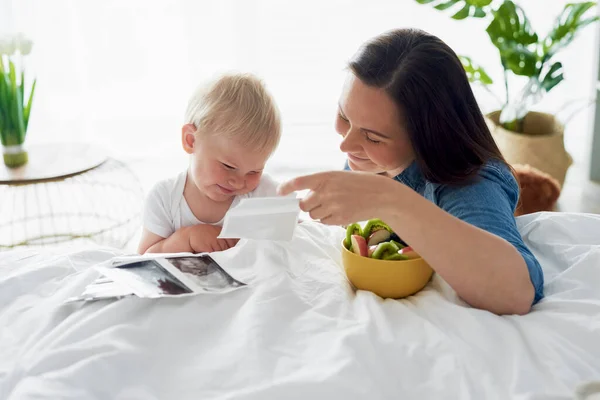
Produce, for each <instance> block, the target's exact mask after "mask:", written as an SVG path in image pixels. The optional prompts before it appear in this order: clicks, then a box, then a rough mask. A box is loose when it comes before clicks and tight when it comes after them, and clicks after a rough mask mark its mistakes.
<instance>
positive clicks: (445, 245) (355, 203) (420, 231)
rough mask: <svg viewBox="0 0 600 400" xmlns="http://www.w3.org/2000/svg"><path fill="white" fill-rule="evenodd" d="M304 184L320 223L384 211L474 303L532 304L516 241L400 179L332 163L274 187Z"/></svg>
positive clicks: (513, 310)
mask: <svg viewBox="0 0 600 400" xmlns="http://www.w3.org/2000/svg"><path fill="white" fill-rule="evenodd" d="M303 189H311V192H310V193H309V195H308V196H307V197H305V198H304V199H303V200H302V202H301V204H300V206H301V208H302V209H303V210H304V211H307V212H310V215H311V217H312V218H314V219H319V220H321V222H323V223H326V224H334V225H344V224H348V223H352V222H356V221H365V220H368V219H371V218H381V219H383V220H384V221H385V222H386V223H388V224H389V225H390V226H391V227H392V229H394V231H395V232H396V233H397V234H398V235H399V236H400V237H402V239H403V240H405V241H406V242H407V243H410V245H411V247H413V248H414V249H415V251H416V252H417V253H419V254H420V255H421V256H422V257H423V258H424V259H425V260H427V262H428V263H429V264H430V265H431V267H432V268H433V269H434V270H435V271H436V273H438V274H439V275H440V276H441V277H442V278H444V280H446V282H448V284H449V285H450V286H451V287H452V288H453V289H454V290H455V291H456V293H457V294H458V295H459V296H460V297H461V298H462V299H464V300H465V301H466V302H467V303H469V304H470V305H472V306H473V307H477V308H481V309H485V310H488V311H491V312H494V313H496V314H526V313H527V312H528V311H529V310H530V308H531V304H532V302H533V298H534V288H533V285H532V283H531V279H530V277H529V273H528V269H527V266H526V264H525V260H524V259H523V257H522V256H521V254H520V253H519V252H518V251H517V249H516V248H515V247H514V246H513V245H512V244H510V243H509V242H507V241H506V240H504V239H502V238H500V237H498V236H496V235H493V234H491V233H489V232H486V231H485V230H483V229H480V228H477V227H475V226H473V225H470V224H469V223H467V222H464V221H462V220H460V219H458V218H456V217H454V216H452V215H450V214H449V213H448V212H446V211H444V210H442V209H441V208H439V207H438V206H436V205H435V204H433V203H432V202H430V201H429V200H427V199H425V198H423V197H422V196H421V195H419V194H418V193H416V192H414V191H413V190H412V189H410V188H408V187H406V186H405V185H402V184H400V183H398V182H395V181H394V180H392V179H389V178H386V177H383V176H377V175H373V174H368V173H359V172H338V171H335V172H325V173H320V174H315V175H309V176H304V177H299V178H296V179H294V180H292V181H289V182H287V183H286V184H284V185H283V186H282V187H281V188H280V193H281V194H286V193H289V192H291V191H294V190H303Z"/></svg>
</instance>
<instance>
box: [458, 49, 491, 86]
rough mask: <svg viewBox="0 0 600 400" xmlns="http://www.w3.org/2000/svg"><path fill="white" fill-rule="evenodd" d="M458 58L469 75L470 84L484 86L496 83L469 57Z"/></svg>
mask: <svg viewBox="0 0 600 400" xmlns="http://www.w3.org/2000/svg"><path fill="white" fill-rule="evenodd" d="M458 58H460V62H461V63H462V65H463V68H464V69H465V72H466V73H467V77H468V78H469V82H471V83H481V84H482V85H491V84H492V83H494V81H493V80H492V78H490V76H489V75H488V74H487V73H486V72H485V70H484V69H483V68H482V67H481V66H479V65H477V64H475V63H474V62H473V60H471V59H470V58H469V57H465V56H458Z"/></svg>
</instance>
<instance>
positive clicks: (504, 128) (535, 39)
mask: <svg viewBox="0 0 600 400" xmlns="http://www.w3.org/2000/svg"><path fill="white" fill-rule="evenodd" d="M415 1H417V2H418V3H420V4H429V5H432V6H433V7H434V8H436V9H437V10H440V11H442V12H446V13H450V15H451V17H452V18H454V19H456V20H464V19H467V18H479V19H486V20H488V21H489V23H488V24H487V28H486V32H487V34H488V36H489V38H490V41H491V42H492V44H493V45H494V46H495V47H496V49H497V50H498V55H499V61H500V63H501V65H502V69H503V71H504V76H503V79H504V87H505V91H506V97H505V100H504V102H503V105H502V107H501V109H500V110H498V111H494V112H491V113H490V114H488V115H487V117H488V123H489V124H490V128H491V130H492V133H493V134H494V138H495V140H496V142H497V143H498V146H499V147H500V150H501V151H502V153H503V155H504V157H505V158H506V159H507V161H508V162H509V163H511V164H529V165H531V166H532V167H534V168H537V169H539V170H541V171H544V172H546V173H548V174H549V175H551V176H552V177H554V178H555V179H556V180H557V181H558V182H559V183H560V185H561V186H562V185H563V183H564V180H565V176H566V173H567V170H568V168H569V166H570V165H571V163H572V159H571V156H570V155H569V154H568V153H567V151H566V150H565V147H564V141H563V133H564V126H563V124H562V123H561V122H559V120H558V119H557V118H556V116H555V115H552V114H548V113H541V112H534V111H532V107H533V106H534V105H535V104H537V103H539V101H540V100H541V99H542V97H543V96H544V95H545V94H546V93H548V92H550V91H551V90H552V89H554V88H555V87H556V86H557V85H558V84H559V83H561V82H562V81H563V79H564V74H563V65H562V63H561V62H560V61H557V57H556V56H557V54H558V53H559V51H560V50H562V49H564V48H565V47H567V46H568V45H569V44H570V43H571V42H572V41H573V39H574V38H575V37H576V36H577V34H578V33H579V32H581V30H582V29H583V28H584V27H586V26H587V25H590V24H592V23H594V22H596V21H597V20H598V17H597V16H595V15H590V10H592V9H594V7H595V5H596V2H582V3H571V4H567V5H565V7H564V9H563V10H562V12H561V13H560V14H559V15H558V16H557V17H556V19H555V21H554V24H553V26H552V29H551V30H550V32H549V33H548V34H547V35H546V36H545V37H541V36H538V34H537V33H536V32H535V31H534V29H533V27H532V25H531V23H530V21H529V19H528V18H527V16H526V15H525V12H524V11H523V9H522V8H521V7H519V6H518V5H517V4H515V3H514V2H513V1H510V0H415ZM459 58H460V59H461V62H462V64H463V66H464V68H465V71H466V73H467V76H468V77H469V80H470V81H471V82H472V83H476V84H481V85H483V87H485V88H486V89H488V90H490V89H489V87H488V86H489V85H491V84H492V83H493V80H492V78H491V77H490V75H489V74H487V73H486V72H485V70H484V69H483V67H482V66H481V65H480V64H478V63H476V62H474V61H473V60H472V59H471V58H470V57H466V56H459ZM516 77H521V78H520V79H519V78H516ZM519 81H520V82H519ZM515 83H517V84H518V83H520V84H521V85H522V86H521V87H520V88H519V90H515V88H513V87H512V86H513V85H514V84H515Z"/></svg>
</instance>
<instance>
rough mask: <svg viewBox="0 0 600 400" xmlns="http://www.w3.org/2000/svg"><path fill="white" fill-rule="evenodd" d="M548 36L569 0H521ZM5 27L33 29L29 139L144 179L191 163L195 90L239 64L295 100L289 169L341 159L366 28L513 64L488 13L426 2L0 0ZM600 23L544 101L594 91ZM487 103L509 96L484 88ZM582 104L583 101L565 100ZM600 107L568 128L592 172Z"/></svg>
mask: <svg viewBox="0 0 600 400" xmlns="http://www.w3.org/2000/svg"><path fill="white" fill-rule="evenodd" d="M518 3H519V4H520V5H521V6H522V7H523V8H524V9H525V11H526V14H527V15H528V17H529V18H530V20H531V22H532V24H533V27H534V28H535V29H536V31H537V33H538V34H539V35H540V36H545V35H546V33H547V32H548V30H549V29H550V27H551V25H552V23H553V21H554V18H555V17H556V15H558V14H559V12H560V10H562V8H563V7H564V5H565V4H566V3H567V0H522V1H519V2H518ZM0 4H1V7H0V34H1V33H6V32H12V31H21V32H24V33H25V34H26V35H28V36H30V37H31V38H32V39H33V40H34V48H33V53H32V57H31V59H30V61H29V62H30V65H29V68H31V69H32V70H33V71H34V72H35V75H36V76H37V78H38V87H37V90H36V92H37V93H36V97H35V103H34V108H33V111H32V117H31V118H32V119H31V122H30V129H29V133H28V141H29V143H34V142H35V143H40V142H55V141H87V142H94V143H97V144H98V145H101V146H105V147H106V148H108V149H109V150H110V152H111V154H113V155H114V156H115V157H117V158H120V159H122V160H124V161H127V162H129V163H131V165H132V167H133V168H134V169H135V171H136V172H137V173H138V175H139V176H140V179H141V180H142V182H143V184H144V187H146V188H147V187H148V185H150V184H152V183H153V182H154V181H156V180H157V179H159V178H162V177H165V176H168V175H172V174H173V173H176V172H178V171H179V170H181V169H182V168H185V166H186V165H187V159H186V157H185V155H184V153H183V151H182V150H181V149H180V142H179V134H180V126H181V124H182V122H183V113H184V110H185V105H186V102H187V99H188V97H189V96H190V94H191V92H192V91H193V89H194V88H195V86H196V85H198V84H199V82H200V81H202V80H203V79H205V78H207V77H210V76H212V75H213V74H214V73H218V72H220V71H227V70H242V71H251V72H254V73H256V74H258V75H259V76H260V77H262V78H263V79H264V80H265V81H266V83H267V84H268V87H269V89H270V90H271V92H272V93H273V94H274V96H275V99H276V101H277V103H278V104H279V107H280V109H281V111H282V116H283V122H284V136H283V141H282V143H281V146H280V148H279V150H278V152H277V153H276V154H275V156H274V157H273V159H272V161H271V163H270V164H269V166H268V171H270V172H271V173H272V174H274V175H275V176H276V177H277V178H280V179H282V178H286V177H289V176H292V175H295V174H299V173H305V172H312V171H317V170H324V169H332V168H341V167H342V165H343V162H344V156H343V155H342V154H341V153H340V152H339V150H338V143H339V140H338V138H337V135H335V133H334V131H333V120H334V114H335V109H336V104H337V99H338V96H339V92H340V89H341V85H342V83H343V80H344V77H345V74H346V71H345V69H344V68H345V64H346V61H347V60H348V59H349V58H350V57H351V56H352V55H353V53H354V52H355V51H356V49H357V48H358V46H359V45H360V44H361V43H362V42H363V41H365V40H366V39H368V38H370V37H372V36H374V35H377V34H379V33H381V32H383V31H385V30H388V29H392V28H397V27H409V26H410V27H418V28H422V29H424V30H426V31H429V32H431V33H433V34H436V35H438V36H439V37H441V38H442V39H443V40H445V41H446V42H447V43H448V44H449V45H450V46H452V47H453V48H454V49H455V50H456V52H457V53H459V54H464V55H469V56H471V57H472V58H473V59H474V60H475V61H477V62H478V63H479V64H481V65H482V66H484V67H485V68H486V69H487V71H488V73H490V75H492V78H494V79H495V80H496V85H495V86H494V88H493V90H494V91H495V92H496V93H497V96H498V97H500V98H503V97H504V89H503V84H502V80H501V66H500V63H499V59H498V55H497V52H496V50H495V48H494V47H493V46H492V44H491V42H490V41H489V38H488V36H487V34H486V33H485V25H484V22H483V21H477V20H473V19H468V20H464V21H455V20H452V19H451V18H450V17H449V15H448V14H447V13H442V12H439V11H437V10H434V9H433V8H432V7H430V6H426V5H419V4H417V3H416V2H415V1H414V0H371V1H358V0H345V1H341V0H328V1H324V0H321V1H315V0H305V1H302V2H290V1H276V0H219V1H197V0H143V1H142V0H0ZM597 29H598V28H597V27H596V26H594V27H588V28H586V29H585V30H584V32H583V34H582V35H581V36H580V37H579V38H578V39H576V40H575V42H574V43H573V44H572V45H571V46H570V47H569V48H568V49H566V50H565V51H563V52H562V53H561V55H560V59H561V61H562V62H563V64H564V67H565V76H566V80H565V81H564V82H563V83H562V84H561V85H559V87H557V88H556V89H554V91H552V92H551V93H550V95H549V96H547V97H546V98H545V100H544V101H543V102H542V103H541V104H539V105H538V106H537V107H536V109H538V110H542V111H546V112H551V113H556V112H559V111H560V113H559V114H558V116H559V117H561V118H562V119H563V120H564V119H565V118H566V117H567V116H568V115H569V113H570V111H573V110H574V109H575V108H577V107H579V108H581V107H582V106H585V105H586V103H589V102H590V100H592V99H593V96H594V88H595V82H596V70H597V56H598V54H597V53H598V44H597V39H596V36H597ZM476 93H477V96H478V99H479V101H480V104H481V107H482V108H483V110H484V111H485V112H488V111H492V110H494V109H496V108H497V107H498V105H499V104H498V103H497V102H495V100H494V98H493V97H492V96H489V95H488V94H486V93H485V91H482V90H477V91H476ZM570 102H574V103H573V104H572V105H571V106H570V107H565V105H567V104H569V103H570ZM592 114H593V107H592V106H588V107H586V108H584V109H583V111H582V112H580V113H579V114H577V116H576V117H575V118H573V119H571V120H570V122H569V123H568V125H567V127H566V146H567V150H568V151H570V152H571V153H572V155H573V157H574V158H575V166H574V168H572V169H571V172H570V173H574V172H573V171H587V165H588V163H589V157H590V154H589V147H590V140H591V129H592Z"/></svg>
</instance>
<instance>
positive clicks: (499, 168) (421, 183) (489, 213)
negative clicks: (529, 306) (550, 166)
mask: <svg viewBox="0 0 600 400" xmlns="http://www.w3.org/2000/svg"><path fill="white" fill-rule="evenodd" d="M344 169H349V168H348V164H346V166H345V168H344ZM394 179H395V180H396V181H398V182H401V183H403V184H405V185H406V186H408V187H410V188H412V189H413V190H414V191H415V192H417V193H419V194H420V195H422V196H423V197H425V198H426V199H427V200H429V201H431V202H433V203H434V204H436V205H437V206H438V207H440V208H441V209H442V210H444V211H446V212H448V213H449V214H451V215H454V216H455V217H457V218H459V219H461V220H463V221H465V222H468V223H470V224H472V225H475V226H477V227H479V228H481V229H484V230H486V231H488V232H490V233H493V234H495V235H497V236H500V237H501V238H504V239H505V240H506V241H508V242H509V243H510V244H512V245H513V246H515V248H516V249H517V250H518V251H519V252H520V253H521V255H522V256H523V258H524V259H525V263H526V264H527V269H528V270H529V277H530V278H531V283H533V287H534V289H535V297H534V300H533V303H534V304H535V303H537V302H538V301H539V300H540V299H541V298H542V297H544V275H543V273H542V268H541V266H540V264H539V262H538V260H537V259H536V258H535V257H534V255H533V254H532V253H531V251H530V250H529V249H528V248H527V246H526V245H525V243H524V242H523V238H522V237H521V234H520V233H519V231H518V230H517V225H516V222H515V218H514V212H515V208H516V206H517V202H518V200H519V186H518V184H517V181H516V180H515V178H514V176H513V175H512V173H511V171H510V170H509V168H508V167H507V166H506V165H504V164H502V163H500V162H498V161H491V162H489V163H488V164H486V165H485V166H484V167H482V168H481V170H480V171H479V179H477V180H475V181H473V182H472V183H470V184H468V185H464V186H451V185H443V184H436V183H432V182H429V181H428V180H426V179H425V178H424V177H423V175H422V174H421V170H420V168H419V166H418V165H417V163H416V162H413V163H412V164H411V165H410V166H409V167H408V168H407V169H405V170H404V171H402V173H400V175H398V176H396V177H395V178H394Z"/></svg>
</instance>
